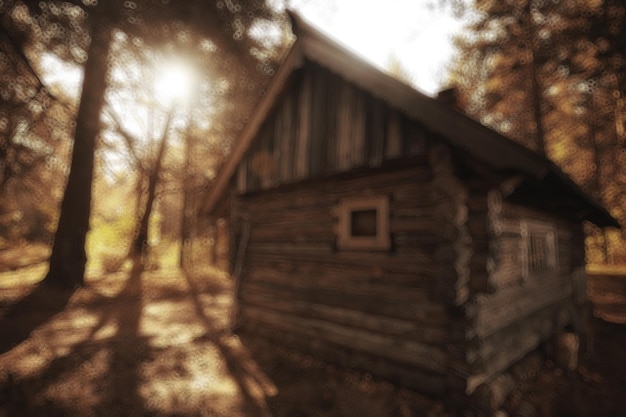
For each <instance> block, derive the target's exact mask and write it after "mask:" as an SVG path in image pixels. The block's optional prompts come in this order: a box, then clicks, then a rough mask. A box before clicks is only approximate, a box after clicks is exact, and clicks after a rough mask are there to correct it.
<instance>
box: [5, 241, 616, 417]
mask: <svg viewBox="0 0 626 417" xmlns="http://www.w3.org/2000/svg"><path fill="white" fill-rule="evenodd" d="M37 253H38V254H39V255H37ZM14 255H15V256H11V255H10V252H7V251H4V252H3V253H2V256H0V417H10V416H44V415H45V416H78V417H82V416H229V417H243V416H249V417H261V416H263V417H265V416H274V417H305V416H310V417H313V416H327V417H335V416H336V417H339V416H362V417H392V416H393V417H409V416H429V417H435V416H439V417H440V416H445V415H446V413H445V411H444V406H443V404H442V403H441V402H439V401H434V400H430V399H428V398H426V397H424V396H422V395H420V394H418V393H415V392H413V391H410V390H407V389H404V388H401V387H397V386H394V385H392V384H390V383H387V382H385V381H381V380H377V379H376V378H373V377H372V376H371V375H369V374H364V373H359V372H356V371H352V370H348V369H342V368H337V367H333V366H331V365H327V364H324V363H322V362H319V361H316V360H314V359H313V358H311V357H308V356H305V355H301V354H298V353H296V352H293V351H289V350H287V349H285V348H282V347H280V346H277V345H275V344H272V343H270V342H268V341H265V340H262V339H258V338H254V337H252V336H250V335H246V334H234V333H233V332H232V331H231V329H230V327H229V326H230V317H231V308H232V297H231V292H232V286H231V281H230V280H229V278H228V277H227V276H226V275H225V274H223V273H221V272H220V271H218V270H215V269H210V268H202V269H197V270H195V271H194V273H191V274H185V273H183V272H181V271H180V270H178V269H175V268H169V269H163V270H158V271H143V270H141V269H139V268H130V269H129V270H128V271H124V272H118V273H113V274H107V275H100V274H94V275H93V276H88V277H87V285H86V286H85V287H83V288H79V289H77V290H76V291H74V292H63V291H59V290H55V289H53V288H49V287H47V286H45V285H41V284H40V283H39V281H40V280H41V278H42V277H43V276H44V275H45V272H46V268H47V266H46V264H45V263H42V262H38V261H37V259H39V260H40V261H41V252H37V251H36V250H33V249H30V250H28V251H25V252H23V253H22V255H23V257H20V256H17V255H19V253H14ZM38 256H39V258H38ZM18 258H19V259H21V261H18ZM44 259H45V258H44ZM20 264H22V265H25V266H24V267H23V268H20V266H21V265H20ZM590 289H591V296H592V299H594V301H595V302H596V315H597V316H598V317H597V318H595V319H594V320H593V323H594V329H595V330H596V337H595V349H596V355H595V357H594V358H595V359H594V360H593V361H591V360H586V361H583V362H582V363H581V365H580V366H579V368H578V370H577V371H576V372H573V373H565V372H562V371H560V370H559V369H556V368H555V367H554V366H552V365H551V363H549V362H546V363H545V364H544V366H543V367H542V369H541V370H540V372H539V374H538V375H537V379H536V382H533V383H532V384H529V387H527V391H526V392H525V394H524V395H526V396H528V397H529V398H530V399H531V402H532V403H534V404H536V405H537V407H536V408H537V409H539V414H540V415H546V416H547V415H553V416H557V415H558V416H605V417H608V416H626V399H625V398H623V396H624V393H626V348H624V347H625V346H626V278H625V277H620V278H616V276H615V275H597V276H596V277H594V278H593V279H592V281H591V285H590ZM547 401H549V402H550V404H549V405H546V402H547ZM541 404H543V407H541ZM546 410H549V411H546ZM511 415H514V414H513V413H512V414H511Z"/></svg>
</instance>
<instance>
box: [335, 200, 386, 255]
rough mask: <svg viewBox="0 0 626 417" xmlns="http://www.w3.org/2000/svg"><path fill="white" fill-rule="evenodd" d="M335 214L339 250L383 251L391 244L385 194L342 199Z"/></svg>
mask: <svg viewBox="0 0 626 417" xmlns="http://www.w3.org/2000/svg"><path fill="white" fill-rule="evenodd" d="M337 214H338V229H337V247H338V248H339V249H363V250H367V249H374V250H385V249H389V248H390V247H391V240H390V238H389V199H388V198H387V197H386V196H378V197H364V198H346V199H343V200H341V201H340V202H339V205H338V213H337Z"/></svg>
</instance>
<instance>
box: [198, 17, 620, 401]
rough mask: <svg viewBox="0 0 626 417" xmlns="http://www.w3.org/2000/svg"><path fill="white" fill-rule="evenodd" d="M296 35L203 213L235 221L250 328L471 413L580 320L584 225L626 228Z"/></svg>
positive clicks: (530, 163)
mask: <svg viewBox="0 0 626 417" xmlns="http://www.w3.org/2000/svg"><path fill="white" fill-rule="evenodd" d="M291 18H292V24H293V30H294V34H295V35H296V41H295V42H294V44H293V46H292V48H291V49H290V51H289V53H288V55H287V56H286V57H285V59H284V61H283V63H282V65H281V67H280V68H279V69H278V71H277V72H276V74H275V76H274V78H273V81H272V83H271V84H270V86H269V87H268V89H267V90H266V93H265V95H264V96H263V98H262V99H261V101H260V103H259V105H258V106H257V108H256V111H255V113H254V114H253V115H252V116H251V118H250V120H249V123H248V125H247V126H246V127H245V128H244V130H243V132H242V134H241V136H240V137H239V139H238V141H237V142H236V144H235V145H234V148H233V150H232V153H231V154H230V156H229V158H228V159H227V160H226V162H225V163H224V165H223V166H222V168H221V170H220V171H219V173H218V175H217V177H216V179H215V181H214V184H213V186H212V188H211V190H210V191H209V193H208V194H207V196H206V198H205V200H204V202H203V212H204V213H205V215H207V216H213V217H215V218H217V217H223V216H227V218H228V221H229V230H230V244H231V250H230V253H231V258H232V259H231V265H232V272H233V275H234V276H235V279H236V280H237V286H236V288H237V290H236V291H237V294H236V295H237V300H238V302H237V305H238V312H237V317H238V320H239V321H240V322H241V323H242V325H243V326H244V327H245V328H246V329H248V330H251V331H253V332H255V333H257V334H260V335H263V336H265V337H270V338H273V339H275V340H277V341H279V342H280V343H283V344H287V345H288V346H290V347H293V348H296V349H299V350H302V351H305V352H308V353H310V354H313V355H315V356H316V357H319V358H322V359H324V360H326V361H330V362H334V363H339V364H342V365H346V366H350V367H355V368H358V369H361V370H364V371H367V372H371V373H372V374H375V375H377V376H380V377H382V378H386V379H388V380H391V381H393V382H396V383H400V384H403V385H406V386H408V387H411V388H413V389H416V390H419V391H422V392H424V393H427V394H430V395H432V396H436V397H440V398H446V399H454V400H451V402H452V403H453V404H457V406H458V404H461V407H466V406H467V407H469V405H470V404H472V401H473V398H474V397H476V393H477V392H484V391H485V387H487V388H489V387H490V384H491V383H492V382H493V381H497V380H498V378H499V377H500V376H501V375H503V373H505V372H506V371H507V370H508V369H510V368H511V367H512V366H513V365H514V364H516V363H518V362H519V361H521V360H522V359H523V358H524V357H525V356H527V355H528V354H529V353H531V352H533V351H535V350H537V349H538V348H539V347H540V346H541V345H542V344H543V343H545V342H546V341H547V340H549V339H550V338H551V337H552V336H553V335H554V334H555V333H556V332H558V331H560V330H561V329H563V328H564V327H565V326H567V325H568V323H570V322H571V321H572V320H573V318H572V311H573V310H572V306H574V305H575V303H576V291H575V289H576V285H575V281H576V277H580V276H581V275H584V267H585V247H584V235H583V230H582V224H583V222H591V223H594V224H595V225H597V226H599V227H619V225H618V223H617V222H616V221H615V220H614V218H613V217H611V215H610V214H609V213H608V212H607V211H606V210H605V209H604V208H603V207H601V206H600V205H599V204H597V203H596V202H594V200H593V199H592V198H590V197H589V196H588V195H586V194H585V193H584V192H583V191H581V189H580V188H579V187H578V186H577V185H576V184H575V183H574V182H573V181H572V180H570V179H569V178H568V177H567V176H566V175H565V174H564V173H563V172H562V171H561V170H560V169H559V168H558V167H556V166H555V165H554V164H553V163H551V162H550V161H549V160H548V159H546V158H544V157H543V156H540V155H538V154H536V153H534V152H532V151H530V150H528V149H526V148H524V147H522V146H520V145H518V144H516V143H514V142H512V141H511V140H509V139H507V138H505V137H503V136H502V135H500V134H499V133H497V132H495V131H493V130H491V129H488V128H486V127H485V126H483V125H481V124H479V123H478V122H476V121H474V120H472V119H471V118H469V117H467V116H466V115H465V114H463V113H462V112H461V111H459V108H457V107H454V106H451V105H449V104H447V103H445V102H444V101H443V100H437V99H434V98H431V97H428V96H426V95H424V94H421V93H420V92H418V91H415V90H414V89H412V88H410V87H408V86H407V85H405V84H403V83H401V82H399V81H397V80H396V79H394V78H391V77H389V76H387V75H386V74H384V73H382V72H381V71H379V70H378V69H376V68H374V67H372V66H371V65H369V64H367V63H365V62H364V61H363V60H362V59H361V58H359V57H358V56H356V55H355V54H353V53H352V52H350V51H348V50H346V49H345V48H344V47H342V46H341V45H339V44H338V43H337V42H335V41H334V40H332V39H330V38H328V37H327V36H325V35H323V34H321V33H320V32H319V31H318V30H316V29H315V28H313V27H311V26H310V25H309V24H308V23H306V22H305V21H303V20H302V19H301V18H300V17H298V16H296V15H292V16H291ZM481 390H482V391H481ZM487 391H488V389H487ZM496 391H497V390H496ZM487 395H488V396H489V395H490V400H489V401H490V402H491V403H493V402H494V401H496V400H494V396H497V395H495V394H489V393H488V394H487ZM483 396H484V395H483ZM500 396H501V395H500ZM496 403H497V401H496ZM491 405H492V406H493V407H496V408H497V406H498V404H495V405H494V404H491Z"/></svg>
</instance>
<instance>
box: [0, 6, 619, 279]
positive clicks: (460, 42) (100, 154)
mask: <svg viewBox="0 0 626 417" xmlns="http://www.w3.org/2000/svg"><path fill="white" fill-rule="evenodd" d="M173 3H174V2H168V1H162V2H157V1H152V0H141V1H110V2H109V1H107V2H106V3H105V2H100V3H99V2H97V1H96V0H82V1H78V0H75V1H39V2H31V1H27V0H20V1H18V0H13V1H5V2H1V3H0V80H1V82H0V247H1V248H7V247H14V246H16V245H23V244H33V243H37V244H41V245H43V246H45V247H47V248H50V250H51V256H50V269H49V272H48V274H47V277H46V279H47V280H48V281H51V282H54V283H57V284H60V285H63V286H70V287H72V286H75V285H80V284H81V283H82V282H83V281H84V276H85V271H94V273H98V272H99V271H104V272H111V271H114V270H117V269H120V268H123V267H124V265H125V263H126V261H127V260H130V259H141V260H142V261H143V262H144V263H145V264H146V265H148V266H150V267H158V266H159V265H160V264H163V263H172V264H181V265H185V264H186V265H187V266H193V265H194V264H195V263H197V262H200V261H205V260H209V261H211V260H214V259H216V258H219V257H220V255H222V254H223V253H222V252H223V251H225V246H224V245H222V246H220V245H216V242H218V241H220V237H224V235H225V233H226V231H225V227H226V225H225V224H224V223H218V225H217V227H213V226H212V227H207V226H205V225H203V224H202V221H201V220H202V218H201V216H199V212H198V208H199V202H200V201H201V199H202V196H203V195H204V193H206V191H207V190H208V189H209V187H210V186H211V182H212V179H213V178H214V175H215V173H216V172H217V170H218V169H219V166H220V164H221V162H222V161H223V159H224V158H225V157H226V155H228V152H229V150H230V146H231V144H232V143H233V141H234V140H235V138H236V137H237V134H238V132H239V131H240V130H241V128H242V127H243V126H244V124H245V122H246V120H247V117H248V116H249V114H250V112H251V111H252V109H253V108H254V105H255V103H256V102H257V101H258V99H259V97H260V96H261V95H262V92H263V90H264V88H265V86H266V85H267V83H268V81H269V80H270V79H271V76H272V75H273V73H274V71H275V69H276V68H277V66H278V65H279V63H280V59H281V57H282V55H283V53H284V51H285V50H286V49H287V48H288V46H289V45H290V43H291V42H292V41H293V39H292V37H291V34H290V29H289V24H288V20H287V18H286V15H285V13H284V9H285V7H287V6H295V8H296V9H297V8H298V7H299V8H300V9H302V10H307V8H310V7H312V4H314V5H315V7H318V8H319V10H323V12H322V14H321V16H332V15H333V12H334V11H339V10H344V9H345V7H346V5H345V4H343V6H342V3H341V2H340V1H336V2H335V1H331V0H318V1H316V2H312V1H302V2H299V3H298V2H294V4H285V3H283V2H276V1H274V2H267V3H266V2H265V1H263V0H258V1H252V0H249V1H235V0H224V1H216V2H215V3H210V4H206V2H202V1H189V2H185V3H184V6H183V5H180V4H178V3H176V4H173ZM424 5H426V6H425V7H424V8H423V12H424V13H426V12H428V13H435V14H437V15H439V16H442V15H447V16H450V17H451V19H452V20H453V21H454V22H457V23H458V22H461V23H460V24H459V25H458V26H457V28H458V32H457V33H456V35H455V37H454V49H453V50H452V52H453V55H454V58H453V59H452V60H451V61H450V63H449V64H448V65H447V66H446V68H445V70H440V73H439V80H440V85H441V86H442V87H454V88H455V89H456V91H457V94H458V98H457V99H458V101H459V103H461V105H462V108H463V109H464V111H465V112H467V113H468V114H469V115H470V116H471V117H473V118H475V119H477V120H478V121H480V122H481V123H483V124H486V125H488V126H490V127H492V128H494V129H496V130H498V131H500V132H501V133H503V134H504V135H506V136H508V137H510V138H511V139H513V140H515V141H518V142H520V143H522V144H523V145H525V146H527V147H529V148H531V149H533V150H535V151H537V152H539V153H541V154H544V155H545V156H547V157H548V158H550V159H551V160H552V161H554V162H555V163H556V164H557V165H558V166H560V167H561V168H562V169H563V170H564V171H565V172H566V173H568V174H569V175H570V176H571V177H572V178H573V179H574V180H575V181H576V182H577V183H578V184H579V185H580V186H581V187H582V188H583V189H584V190H585V191H587V192H588V193H589V194H590V195H592V196H593V197H594V198H595V199H596V200H598V201H599V202H601V203H602V204H603V205H605V206H606V207H607V208H608V209H609V211H610V212H611V213H612V215H613V216H614V217H616V218H617V219H618V220H619V221H620V222H621V223H622V224H626V209H625V206H626V164H625V163H624V162H626V160H625V159H626V138H625V135H626V133H625V132H624V129H625V125H624V123H625V122H626V119H625V118H626V108H625V102H624V93H625V91H626V76H625V71H624V70H625V67H626V58H625V53H626V44H625V43H626V6H624V5H623V4H622V2H620V1H617V0H606V1H601V0H597V1H582V0H581V1H569V2H559V1H551V0H517V1H514V0H511V1H505V2H499V1H482V0H476V1H473V2H470V1H462V0H429V1H427V2H425V3H424ZM397 6H398V7H399V8H402V7H406V5H405V4H404V2H402V1H400V0H398V5H397ZM342 7H343V8H344V9H342ZM405 12H406V10H405ZM404 15H411V13H404ZM347 16H351V17H352V19H354V21H355V22H362V21H363V20H364V19H366V20H369V24H371V25H373V26H375V25H376V24H377V23H380V24H381V25H382V22H377V21H376V19H375V17H373V15H367V16H363V15H359V10H358V9H357V8H356V6H354V12H353V13H352V14H348V15H347ZM421 21H422V20H418V19H417V18H416V25H415V26H416V27H415V29H414V30H415V31H416V32H414V33H420V32H419V30H420V23H419V22H421ZM403 22H404V21H403ZM340 23H341V24H343V26H344V29H345V28H348V29H349V28H350V22H348V21H346V22H340ZM348 31H349V30H348ZM433 54H434V52H433ZM415 55H416V56H418V57H419V58H420V60H421V61H429V55H430V54H429V53H428V51H417V52H416V54H415ZM437 59H438V58H437ZM430 60H435V56H434V55H432V58H431V59H430ZM411 62H413V61H403V60H402V59H401V58H400V57H398V56H396V55H394V54H393V53H392V54H390V55H388V56H387V58H386V63H384V64H383V65H384V66H385V68H384V69H385V70H386V71H387V72H389V73H390V74H391V75H393V76H396V77H398V78H400V79H402V80H404V81H406V82H408V83H413V84H415V83H416V80H415V79H414V78H412V77H415V74H416V71H417V70H416V69H415V68H411V67H410V66H412V65H415V64H412V63H411ZM407 65H409V66H407ZM51 68H52V69H53V70H54V71H55V72H56V74H57V75H56V77H57V78H55V80H56V82H54V83H51V82H50V81H49V80H50V79H51V78H49V76H48V75H47V74H48V73H49V72H50V69H51ZM75 69H78V76H76V71H75ZM417 81H418V82H419V81H420V80H417ZM72 84H74V86H75V87H74V88H75V89H76V90H77V91H78V94H76V95H73V94H72V93H71V89H70V90H67V89H66V87H68V86H71V85H72ZM418 86H419V85H418ZM92 196H93V197H92ZM586 232H587V235H588V239H587V248H588V251H587V256H588V259H587V262H588V264H590V265H592V266H599V265H612V264H624V263H626V247H625V245H626V236H625V234H624V232H623V231H621V230H599V229H595V228H593V227H592V226H590V225H587V226H586Z"/></svg>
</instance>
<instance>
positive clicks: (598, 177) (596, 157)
mask: <svg viewBox="0 0 626 417" xmlns="http://www.w3.org/2000/svg"><path fill="white" fill-rule="evenodd" d="M589 104H590V106H589V113H590V116H591V117H590V120H589V129H590V132H589V133H590V136H591V146H592V147H593V164H594V165H595V170H593V173H592V174H593V183H594V186H595V189H596V193H597V194H596V198H597V200H598V202H600V203H601V204H603V205H604V204H605V198H604V192H603V191H604V183H603V177H604V173H603V166H602V155H601V153H602V145H601V144H599V143H598V131H597V126H596V121H595V119H596V115H597V112H598V109H597V107H596V105H595V101H594V97H593V95H592V96H591V97H590V98H589ZM598 233H599V234H600V235H601V239H599V245H600V251H601V253H602V263H603V264H605V265H606V264H608V260H609V248H608V240H607V236H606V231H605V230H604V229H602V228H601V229H600V230H599V231H598ZM596 238H598V236H596Z"/></svg>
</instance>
